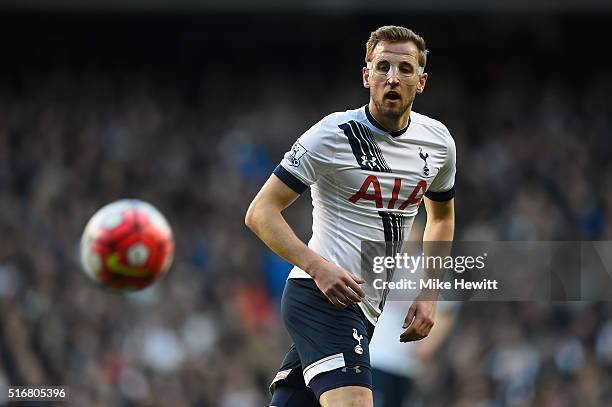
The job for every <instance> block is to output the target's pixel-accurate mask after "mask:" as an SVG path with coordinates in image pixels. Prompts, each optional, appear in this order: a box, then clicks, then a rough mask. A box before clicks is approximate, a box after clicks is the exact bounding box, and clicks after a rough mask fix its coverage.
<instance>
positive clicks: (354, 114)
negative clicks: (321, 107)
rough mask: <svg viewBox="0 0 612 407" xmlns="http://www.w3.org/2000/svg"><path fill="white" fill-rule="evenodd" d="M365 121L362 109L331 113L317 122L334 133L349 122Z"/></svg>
mask: <svg viewBox="0 0 612 407" xmlns="http://www.w3.org/2000/svg"><path fill="white" fill-rule="evenodd" d="M365 120H366V116H365V113H364V111H363V108H359V109H351V110H345V111H343V112H333V113H330V114H328V115H327V116H325V117H324V118H323V119H321V120H320V121H319V124H321V125H322V126H324V127H329V128H330V129H334V131H338V130H340V128H339V126H340V125H342V124H345V123H348V122H350V121H357V122H362V121H365Z"/></svg>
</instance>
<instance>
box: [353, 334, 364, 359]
mask: <svg viewBox="0 0 612 407" xmlns="http://www.w3.org/2000/svg"><path fill="white" fill-rule="evenodd" d="M353 339H355V340H356V341H357V346H355V353H356V354H358V355H361V354H363V348H362V347H361V340H362V339H363V335H359V334H358V333H357V329H355V328H353Z"/></svg>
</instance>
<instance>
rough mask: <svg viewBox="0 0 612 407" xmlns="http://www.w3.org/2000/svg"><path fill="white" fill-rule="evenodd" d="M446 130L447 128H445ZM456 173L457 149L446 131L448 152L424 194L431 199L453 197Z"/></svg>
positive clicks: (437, 199) (442, 199)
mask: <svg viewBox="0 0 612 407" xmlns="http://www.w3.org/2000/svg"><path fill="white" fill-rule="evenodd" d="M447 132H448V130H447ZM456 173H457V149H456V147H455V141H454V140H453V138H452V137H451V135H450V133H448V153H447V156H446V161H445V162H444V164H443V165H442V168H440V171H438V174H437V175H436V178H434V180H433V182H432V183H431V185H430V186H429V189H428V190H427V192H426V193H425V196H426V197H427V198H429V199H431V200H432V201H440V202H443V201H450V200H451V199H453V198H454V197H455V174H456Z"/></svg>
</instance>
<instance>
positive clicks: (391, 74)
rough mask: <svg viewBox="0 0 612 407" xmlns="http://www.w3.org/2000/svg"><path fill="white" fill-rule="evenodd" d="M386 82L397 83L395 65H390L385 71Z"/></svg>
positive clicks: (397, 76) (397, 74)
mask: <svg viewBox="0 0 612 407" xmlns="http://www.w3.org/2000/svg"><path fill="white" fill-rule="evenodd" d="M387 83H389V84H397V83H399V72H398V70H397V67H395V66H392V67H391V68H390V69H389V72H387Z"/></svg>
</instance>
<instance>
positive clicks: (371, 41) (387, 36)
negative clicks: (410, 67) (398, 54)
mask: <svg viewBox="0 0 612 407" xmlns="http://www.w3.org/2000/svg"><path fill="white" fill-rule="evenodd" d="M381 41H386V42H406V41H411V42H413V43H414V45H416V46H417V48H418V49H419V66H421V67H423V68H424V67H425V64H426V63H427V54H428V52H429V51H428V50H427V47H426V46H425V40H424V39H423V37H421V36H420V35H418V34H417V33H415V32H414V31H412V30H410V29H408V28H405V27H401V26H398V25H385V26H383V27H380V28H378V29H377V30H376V31H372V33H371V34H370V38H368V41H367V42H366V55H365V61H366V63H368V62H370V61H372V53H373V52H374V48H376V45H377V44H378V43H379V42H381Z"/></svg>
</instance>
